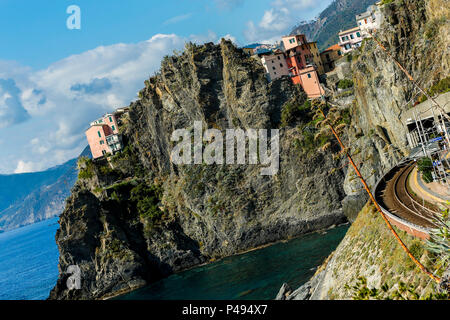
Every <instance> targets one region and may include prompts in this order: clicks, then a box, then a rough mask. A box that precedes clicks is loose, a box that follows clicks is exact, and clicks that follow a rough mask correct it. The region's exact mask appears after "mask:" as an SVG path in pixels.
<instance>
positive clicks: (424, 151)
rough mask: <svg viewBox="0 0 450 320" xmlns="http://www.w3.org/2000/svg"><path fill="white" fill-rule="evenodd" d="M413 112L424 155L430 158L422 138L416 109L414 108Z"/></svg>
mask: <svg viewBox="0 0 450 320" xmlns="http://www.w3.org/2000/svg"><path fill="white" fill-rule="evenodd" d="M413 114H414V120H415V121H416V127H417V133H418V136H419V140H420V144H421V145H422V151H423V155H424V157H427V158H428V153H427V150H426V149H425V143H424V142H423V139H422V133H421V131H420V127H419V124H418V122H417V115H416V110H413Z"/></svg>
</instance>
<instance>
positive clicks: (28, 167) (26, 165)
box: [14, 160, 39, 173]
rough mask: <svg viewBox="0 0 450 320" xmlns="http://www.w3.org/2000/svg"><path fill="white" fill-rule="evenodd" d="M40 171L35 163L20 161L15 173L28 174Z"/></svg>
mask: <svg viewBox="0 0 450 320" xmlns="http://www.w3.org/2000/svg"><path fill="white" fill-rule="evenodd" d="M36 170H39V169H38V166H37V165H36V164H35V163H33V162H31V161H30V162H26V161H23V160H19V162H18V163H17V167H16V170H14V173H26V172H33V171H36Z"/></svg>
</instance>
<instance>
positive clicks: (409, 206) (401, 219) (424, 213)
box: [374, 160, 437, 239]
mask: <svg viewBox="0 0 450 320" xmlns="http://www.w3.org/2000/svg"><path fill="white" fill-rule="evenodd" d="M414 167H415V162H414V161H410V160H406V161H403V162H401V163H399V164H398V165H396V166H394V167H393V168H392V169H391V170H389V171H388V173H387V174H385V175H384V176H383V177H382V178H381V179H380V180H379V181H378V183H377V184H376V186H375V192H374V193H375V199H376V201H377V202H378V204H379V205H380V207H381V209H382V210H383V213H384V214H385V215H386V216H387V217H388V219H389V220H390V221H391V223H393V224H394V225H396V226H397V227H398V228H400V229H401V230H404V231H406V232H407V233H409V234H411V235H413V236H416V237H419V238H422V239H427V238H429V229H432V228H435V227H436V223H435V220H434V217H435V215H436V213H437V212H436V210H433V209H434V208H432V207H431V206H429V205H425V204H421V203H420V202H419V201H418V200H417V197H416V196H414V195H413V194H412V193H411V191H410V190H409V187H408V177H409V175H410V173H411V171H412V170H413V169H414Z"/></svg>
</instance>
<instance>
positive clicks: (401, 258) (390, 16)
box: [279, 0, 450, 299]
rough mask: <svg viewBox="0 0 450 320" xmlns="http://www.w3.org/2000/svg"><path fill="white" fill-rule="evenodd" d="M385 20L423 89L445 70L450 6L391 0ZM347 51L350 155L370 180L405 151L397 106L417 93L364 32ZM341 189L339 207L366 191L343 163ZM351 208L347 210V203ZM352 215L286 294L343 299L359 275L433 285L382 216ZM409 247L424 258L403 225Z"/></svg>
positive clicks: (385, 31) (441, 0)
mask: <svg viewBox="0 0 450 320" xmlns="http://www.w3.org/2000/svg"><path fill="white" fill-rule="evenodd" d="M381 10H382V13H383V16H384V21H383V23H382V26H381V29H380V30H379V31H378V33H377V34H376V37H377V38H378V39H380V41H381V42H382V44H383V45H384V46H385V47H386V48H387V49H388V50H389V52H390V53H391V54H392V56H393V57H394V58H395V59H397V60H398V61H399V62H400V63H401V64H402V65H403V66H405V68H406V69H407V70H408V72H410V73H411V75H412V76H413V77H414V79H416V81H417V83H418V84H419V85H420V86H421V87H422V88H425V89H428V88H430V87H431V86H433V85H435V84H436V83H438V82H439V81H440V80H442V79H445V78H447V77H448V76H449V68H448V67H449V63H450V56H449V54H450V52H449V50H448V46H449V44H450V38H449V34H450V33H449V31H450V23H449V21H450V20H449V18H450V8H449V6H448V1H445V0H428V1H425V0H419V1H417V0H397V1H392V2H390V3H389V4H386V5H384V6H383V7H382V8H381ZM350 59H351V76H352V78H353V82H354V97H355V100H354V101H353V102H352V107H351V110H352V111H351V113H352V117H351V118H352V121H351V125H350V126H349V130H348V141H350V142H349V145H350V146H351V154H352V155H353V156H354V160H355V162H357V163H358V164H360V166H361V168H362V173H363V175H364V176H365V177H366V178H367V180H368V183H369V184H370V185H371V186H374V184H375V182H376V180H377V179H378V178H379V177H381V176H382V175H383V173H384V172H386V171H387V170H388V169H389V168H390V167H392V165H393V164H394V163H396V161H398V159H401V158H402V157H403V156H405V155H407V154H408V151H409V150H408V147H407V140H406V128H405V126H404V124H403V123H402V122H401V120H400V119H401V115H402V113H403V112H405V111H406V110H408V109H409V108H411V107H412V105H413V104H414V103H415V102H416V101H418V100H419V98H420V96H421V93H420V92H419V91H418V90H417V89H416V88H414V86H413V85H412V83H411V82H410V81H409V80H408V79H407V77H406V76H405V74H404V73H402V72H401V70H400V69H399V68H398V67H397V66H396V65H395V63H394V62H393V60H392V59H390V58H389V57H388V56H387V55H386V53H385V52H384V51H383V50H381V49H380V48H379V46H377V44H376V43H375V42H374V41H373V40H370V39H368V40H365V41H364V42H363V45H362V47H361V49H360V50H358V51H355V52H354V53H353V55H352V57H350ZM344 190H345V192H346V195H347V196H346V198H345V200H344V209H345V208H346V207H347V206H349V204H350V206H351V207H353V208H354V207H355V205H361V203H364V201H365V200H366V199H367V196H366V195H365V193H364V191H363V190H361V184H360V181H359V179H357V178H356V177H355V175H354V173H353V172H352V171H351V170H348V172H347V175H346V178H345V183H344ZM350 211H352V210H350ZM349 218H350V219H351V220H355V219H356V221H355V222H354V224H353V225H352V227H351V228H350V230H349V232H348V234H347V235H346V237H345V238H344V240H343V241H342V243H341V244H340V245H339V247H338V248H337V250H336V251H335V252H334V253H333V254H332V255H331V256H330V257H329V258H328V259H327V261H326V262H325V263H324V265H323V266H322V267H321V268H319V270H318V272H317V274H316V276H314V277H313V278H312V279H311V281H310V282H308V283H307V284H305V285H304V286H303V287H301V288H299V289H298V290H296V291H295V292H293V293H291V295H287V296H288V299H349V298H352V297H353V295H354V294H355V291H354V290H351V289H349V288H348V287H347V286H350V287H351V286H353V285H355V283H356V279H357V278H358V277H362V278H364V279H366V280H367V281H368V283H367V284H366V285H367V286H368V287H375V288H380V287H381V286H382V285H383V284H387V285H388V286H389V287H390V289H389V290H390V292H396V290H397V289H398V283H399V282H404V283H408V284H411V285H413V286H415V287H416V288H417V293H418V294H419V296H422V297H424V296H426V295H427V294H428V293H429V292H431V291H433V290H434V287H433V284H432V283H430V282H429V280H428V279H426V278H425V276H423V275H422V274H421V273H420V270H418V269H417V268H415V267H414V266H413V265H411V263H410V262H409V260H408V259H407V257H406V255H405V254H404V253H403V252H401V251H399V246H398V245H397V244H396V242H395V240H394V239H393V238H392V236H391V235H390V234H389V233H388V230H387V227H385V225H384V222H383V221H382V220H381V218H379V217H378V216H377V215H376V213H375V212H373V208H370V207H369V208H366V209H365V210H363V211H362V212H361V213H359V215H358V217H357V218H356V214H355V212H354V210H353V212H351V213H349ZM401 237H402V239H404V240H405V241H406V242H407V244H408V245H409V246H410V247H412V250H414V253H415V254H416V257H418V258H420V259H421V260H422V262H424V263H426V264H429V263H430V259H429V256H428V253H427V252H426V250H424V244H423V243H422V242H421V241H419V240H414V239H412V238H411V237H409V236H407V235H406V234H405V233H401ZM288 291H289V288H286V287H284V289H283V290H282V292H280V295H279V298H285V294H286V293H287V292H288Z"/></svg>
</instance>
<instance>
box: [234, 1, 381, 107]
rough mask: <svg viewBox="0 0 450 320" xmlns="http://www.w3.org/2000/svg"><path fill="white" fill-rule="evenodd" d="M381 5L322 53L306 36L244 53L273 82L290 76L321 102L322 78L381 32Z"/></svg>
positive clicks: (252, 47) (249, 48)
mask: <svg viewBox="0 0 450 320" xmlns="http://www.w3.org/2000/svg"><path fill="white" fill-rule="evenodd" d="M378 5H379V4H376V5H373V6H370V7H369V8H368V9H367V11H366V12H364V13H361V14H358V15H357V16H356V23H357V26H356V27H354V28H351V29H348V30H343V31H341V32H339V34H338V36H339V43H337V44H335V45H333V46H331V47H329V48H327V49H326V50H324V51H322V52H319V50H318V48H317V43H316V42H314V41H312V42H309V41H308V40H307V39H306V36H305V35H303V34H298V35H289V36H285V37H282V39H281V42H279V43H278V44H275V45H270V44H253V45H249V46H246V47H243V48H242V49H243V50H244V51H245V52H246V53H247V54H249V55H251V56H253V57H255V58H257V59H259V60H260V61H261V63H262V65H263V66H264V68H265V70H266V75H267V78H268V80H269V81H272V80H275V79H278V78H280V77H283V76H289V77H291V79H292V81H293V83H295V84H299V85H301V86H302V87H303V90H304V91H305V92H306V94H307V95H308V97H309V98H317V97H320V96H321V95H323V93H324V89H323V88H322V86H321V85H320V81H319V79H320V77H321V76H322V75H324V74H326V73H328V72H330V71H332V70H333V69H334V67H335V62H336V61H337V60H338V59H340V58H341V57H342V56H343V55H344V54H346V53H348V52H350V51H352V50H354V49H355V48H358V47H359V46H361V43H362V41H363V40H364V39H365V38H367V37H370V36H371V32H374V31H376V29H377V28H379V24H380V20H381V16H380V14H381V13H380V10H379V7H378Z"/></svg>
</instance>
